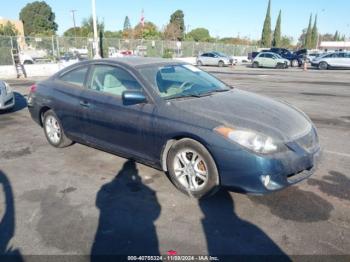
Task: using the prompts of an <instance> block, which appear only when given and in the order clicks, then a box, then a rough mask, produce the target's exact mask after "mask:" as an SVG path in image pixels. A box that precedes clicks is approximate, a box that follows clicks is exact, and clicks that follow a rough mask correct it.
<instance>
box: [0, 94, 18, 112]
mask: <svg viewBox="0 0 350 262" xmlns="http://www.w3.org/2000/svg"><path fill="white" fill-rule="evenodd" d="M14 106H15V96H14V94H13V93H10V94H7V95H6V96H0V110H6V109H11V108H13V107H14Z"/></svg>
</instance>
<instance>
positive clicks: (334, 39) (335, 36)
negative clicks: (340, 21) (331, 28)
mask: <svg viewBox="0 0 350 262" xmlns="http://www.w3.org/2000/svg"><path fill="white" fill-rule="evenodd" d="M338 39H339V33H338V30H337V31H335V34H334V37H333V41H338Z"/></svg>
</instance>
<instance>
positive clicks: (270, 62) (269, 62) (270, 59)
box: [264, 54, 276, 67]
mask: <svg viewBox="0 0 350 262" xmlns="http://www.w3.org/2000/svg"><path fill="white" fill-rule="evenodd" d="M264 65H265V66H266V67H275V66H276V62H275V59H274V56H273V55H272V54H265V57H264Z"/></svg>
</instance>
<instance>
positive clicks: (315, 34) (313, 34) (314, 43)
mask: <svg viewBox="0 0 350 262" xmlns="http://www.w3.org/2000/svg"><path fill="white" fill-rule="evenodd" d="M311 43H312V48H316V47H317V46H318V29H317V15H316V16H315V22H314V26H313V27H312V31H311Z"/></svg>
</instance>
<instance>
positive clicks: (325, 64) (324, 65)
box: [318, 62, 328, 70]
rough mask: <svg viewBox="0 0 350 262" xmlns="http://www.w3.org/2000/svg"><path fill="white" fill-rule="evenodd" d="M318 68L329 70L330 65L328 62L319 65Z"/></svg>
mask: <svg viewBox="0 0 350 262" xmlns="http://www.w3.org/2000/svg"><path fill="white" fill-rule="evenodd" d="M318 68H319V69H320V70H327V69H328V64H327V63H326V62H321V63H320V64H319V65H318Z"/></svg>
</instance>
